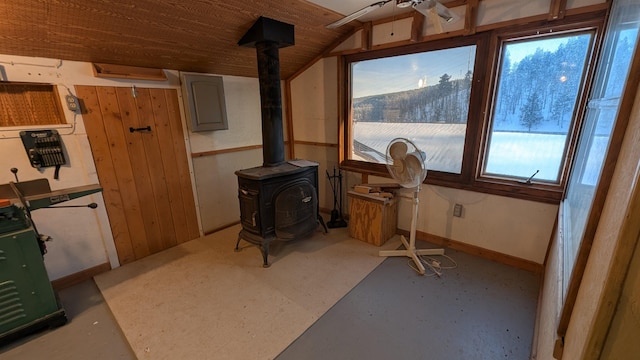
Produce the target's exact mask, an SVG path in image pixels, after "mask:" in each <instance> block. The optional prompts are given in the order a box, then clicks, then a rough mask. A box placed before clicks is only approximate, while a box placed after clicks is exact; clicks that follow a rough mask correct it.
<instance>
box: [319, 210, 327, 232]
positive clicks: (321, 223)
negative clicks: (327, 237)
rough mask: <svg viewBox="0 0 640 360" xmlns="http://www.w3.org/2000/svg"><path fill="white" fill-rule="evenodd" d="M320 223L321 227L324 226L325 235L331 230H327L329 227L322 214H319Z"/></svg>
mask: <svg viewBox="0 0 640 360" xmlns="http://www.w3.org/2000/svg"><path fill="white" fill-rule="evenodd" d="M318 222H320V225H322V228H323V229H324V233H325V234H326V233H328V232H329V229H327V225H326V224H325V223H324V219H323V218H322V216H321V215H320V214H318Z"/></svg>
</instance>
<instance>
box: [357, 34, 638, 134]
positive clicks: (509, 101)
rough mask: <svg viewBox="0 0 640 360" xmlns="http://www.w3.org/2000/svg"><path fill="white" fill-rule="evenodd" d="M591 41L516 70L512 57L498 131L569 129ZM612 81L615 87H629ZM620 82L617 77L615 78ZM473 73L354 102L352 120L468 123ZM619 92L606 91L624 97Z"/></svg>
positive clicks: (625, 48) (623, 46)
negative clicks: (541, 128)
mask: <svg viewBox="0 0 640 360" xmlns="http://www.w3.org/2000/svg"><path fill="white" fill-rule="evenodd" d="M589 43H590V36H589V35H580V36H574V37H572V38H570V39H569V41H568V42H567V43H565V44H562V45H560V46H559V47H558V48H557V49H556V50H555V51H545V50H542V49H540V48H538V49H537V51H536V52H535V53H534V54H532V55H528V56H526V57H525V58H523V59H522V60H521V61H519V62H518V63H514V64H511V63H510V59H509V56H508V55H507V56H506V58H505V61H504V63H503V64H502V69H503V70H502V73H501V77H500V80H499V90H498V94H497V95H498V96H497V102H496V104H495V108H494V109H495V114H494V129H495V130H500V129H506V130H528V131H531V130H532V129H536V128H539V127H544V128H545V129H549V130H550V129H551V127H554V128H556V129H558V128H559V129H565V130H566V129H567V128H568V126H569V124H570V120H571V117H572V115H573V113H574V111H573V110H574V107H575V104H576V98H577V95H578V92H579V91H580V86H581V80H582V75H583V74H582V73H583V69H584V65H585V64H584V63H585V56H586V53H587V51H588V49H589ZM632 45H633V44H631V43H630V42H629V41H628V40H627V38H626V37H623V38H622V40H621V41H620V43H619V44H618V48H617V52H616V59H614V62H615V61H624V60H625V58H626V59H628V58H630V56H631V54H632V50H633V46H632ZM624 75H625V74H620V75H619V76H620V81H610V82H609V83H610V84H612V85H611V86H613V87H616V86H618V87H621V86H622V85H623V84H624ZM613 76H614V77H615V76H617V75H616V74H614V75H613ZM471 80H472V73H471V72H470V71H469V72H467V74H466V75H465V76H464V78H462V79H454V80H452V79H451V76H450V75H449V74H446V73H445V74H443V75H442V76H441V77H440V81H439V82H438V84H436V85H432V86H427V87H424V88H420V89H414V90H408V91H402V92H396V93H390V94H381V95H373V96H367V97H362V98H357V99H354V104H353V120H354V121H364V122H405V123H452V124H455V123H464V122H466V120H467V112H468V109H469V97H470V94H471ZM619 90H620V89H601V93H604V94H602V95H601V96H602V97H606V96H607V95H606V94H607V93H609V94H615V93H616V92H617V93H618V94H619V93H620V91H619Z"/></svg>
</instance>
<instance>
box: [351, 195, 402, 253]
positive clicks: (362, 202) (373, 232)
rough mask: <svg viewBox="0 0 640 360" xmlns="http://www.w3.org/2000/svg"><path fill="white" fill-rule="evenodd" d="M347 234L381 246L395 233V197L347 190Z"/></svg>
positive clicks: (396, 218) (396, 212) (396, 214)
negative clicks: (348, 203)
mask: <svg viewBox="0 0 640 360" xmlns="http://www.w3.org/2000/svg"><path fill="white" fill-rule="evenodd" d="M347 196H348V197H349V201H350V207H349V210H350V211H349V236H351V237H352V238H355V239H358V240H362V241H366V242H368V243H370V244H373V245H376V246H381V245H382V244H384V243H385V242H386V241H387V240H389V239H390V238H391V237H393V236H394V235H395V233H396V227H397V222H398V207H397V200H396V199H395V198H391V199H389V198H383V197H379V196H375V195H368V194H360V193H357V192H355V191H349V192H347Z"/></svg>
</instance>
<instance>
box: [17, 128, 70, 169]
mask: <svg viewBox="0 0 640 360" xmlns="http://www.w3.org/2000/svg"><path fill="white" fill-rule="evenodd" d="M20 137H21V138H22V144H23V145H24V149H25V151H26V152H27V156H28V157H29V161H30V162H31V166H33V167H34V168H38V169H39V168H43V167H50V166H55V167H56V172H55V176H54V179H58V172H59V170H60V166H61V165H64V164H66V163H67V160H66V159H65V157H64V152H63V151H62V139H61V138H60V134H58V132H57V131H56V130H38V131H21V132H20Z"/></svg>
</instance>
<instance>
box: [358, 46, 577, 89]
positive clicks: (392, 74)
mask: <svg viewBox="0 0 640 360" xmlns="http://www.w3.org/2000/svg"><path fill="white" fill-rule="evenodd" d="M566 42H567V39H558V38H553V39H545V40H538V41H537V42H536V46H535V47H533V46H531V42H520V43H515V42H514V43H510V44H509V45H508V52H509V57H510V59H511V64H512V65H513V64H516V63H518V62H520V61H521V60H522V59H523V58H524V57H526V56H527V55H530V54H534V53H535V52H536V50H537V49H538V48H542V49H543V50H545V51H555V50H556V49H557V48H558V46H560V44H562V43H566ZM474 58H475V46H465V47H460V48H450V49H444V50H437V51H429V52H425V53H417V54H409V55H402V56H395V57H388V58H381V59H374V60H365V61H360V62H358V63H353V68H352V73H353V76H352V78H353V87H352V92H353V97H354V98H360V97H363V96H371V95H379V94H388V93H394V92H399V91H406V90H412V89H418V88H420V87H422V86H425V85H426V86H431V85H435V84H437V83H438V82H439V81H440V77H441V76H442V75H443V74H445V73H446V74H448V75H450V76H451V80H455V79H461V78H464V75H465V74H466V73H467V70H471V71H473V61H474ZM425 79H426V83H425Z"/></svg>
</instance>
